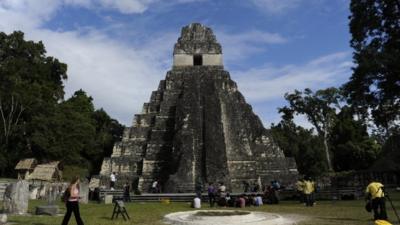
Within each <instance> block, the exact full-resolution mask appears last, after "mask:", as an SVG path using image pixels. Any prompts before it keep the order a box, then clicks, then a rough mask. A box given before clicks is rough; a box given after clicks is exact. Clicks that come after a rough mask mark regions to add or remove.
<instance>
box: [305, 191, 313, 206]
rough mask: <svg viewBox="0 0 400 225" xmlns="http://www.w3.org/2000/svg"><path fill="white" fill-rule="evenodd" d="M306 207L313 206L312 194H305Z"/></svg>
mask: <svg viewBox="0 0 400 225" xmlns="http://www.w3.org/2000/svg"><path fill="white" fill-rule="evenodd" d="M305 200H306V206H313V205H314V202H313V196H312V194H305Z"/></svg>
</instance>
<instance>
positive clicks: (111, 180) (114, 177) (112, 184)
mask: <svg viewBox="0 0 400 225" xmlns="http://www.w3.org/2000/svg"><path fill="white" fill-rule="evenodd" d="M116 181H117V177H116V175H115V172H112V173H111V175H110V189H111V191H114V188H115V182H116Z"/></svg>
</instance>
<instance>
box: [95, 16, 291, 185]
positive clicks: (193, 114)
mask: <svg viewBox="0 0 400 225" xmlns="http://www.w3.org/2000/svg"><path fill="white" fill-rule="evenodd" d="M173 56H174V64H173V66H172V69H171V70H170V71H168V72H167V75H166V77H165V79H164V80H161V81H160V83H159V85H158V88H157V90H155V91H153V92H152V94H151V97H150V101H149V102H147V103H144V105H143V110H142V112H141V113H138V114H136V115H135V116H134V118H133V123H132V126H131V127H128V128H126V129H125V131H124V135H123V138H122V141H121V142H119V143H117V144H115V146H114V150H113V153H112V155H111V156H110V157H107V158H105V159H104V161H103V164H102V168H101V172H100V177H101V182H102V184H104V185H106V186H107V185H108V184H109V177H110V174H111V173H112V172H115V173H116V174H117V187H122V185H123V184H125V182H129V183H130V184H132V186H133V188H134V189H137V190H139V191H141V192H148V191H149V190H150V188H151V184H152V182H153V181H155V180H158V182H159V184H161V187H162V191H163V192H194V190H195V187H196V185H198V184H203V187H204V186H205V183H208V182H224V184H225V185H226V186H227V188H228V190H229V191H242V190H243V189H242V186H243V184H244V183H262V184H268V183H269V182H270V181H271V180H279V181H281V183H282V184H283V185H289V184H291V183H293V182H294V181H295V180H296V178H297V175H298V172H297V168H296V163H295V161H294V159H293V158H290V157H285V155H284V153H283V151H282V150H281V149H280V148H279V147H278V146H277V145H276V144H275V142H274V140H273V138H272V136H271V134H270V132H269V130H267V129H265V128H264V126H263V124H262V122H261V120H260V119H259V117H258V116H257V115H256V114H255V113H254V112H253V110H252V107H251V106H250V105H249V104H248V103H247V102H246V100H245V98H244V97H243V95H242V94H241V93H240V92H239V90H238V87H237V85H236V83H235V82H234V81H233V80H232V79H231V78H230V75H229V72H228V71H225V70H224V68H223V63H222V48H221V45H220V44H219V43H218V42H217V40H216V37H215V35H214V34H213V32H212V30H211V29H210V28H208V27H205V26H203V25H201V24H198V23H193V24H190V25H188V26H186V27H184V28H183V29H182V33H181V37H180V38H179V39H178V41H177V43H176V44H175V48H174V54H173Z"/></svg>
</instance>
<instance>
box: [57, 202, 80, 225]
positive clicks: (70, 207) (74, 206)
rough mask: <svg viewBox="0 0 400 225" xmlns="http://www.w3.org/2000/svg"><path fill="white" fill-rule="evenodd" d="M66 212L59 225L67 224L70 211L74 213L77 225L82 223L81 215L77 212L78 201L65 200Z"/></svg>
mask: <svg viewBox="0 0 400 225" xmlns="http://www.w3.org/2000/svg"><path fill="white" fill-rule="evenodd" d="M66 205H67V212H66V213H65V216H64V219H63V222H62V224H61V225H68V222H69V219H70V218H71V214H72V212H73V213H74V215H75V220H76V223H77V224H78V225H84V224H83V222H82V219H81V215H80V214H79V203H78V202H77V201H76V202H69V201H68V202H67V204H66Z"/></svg>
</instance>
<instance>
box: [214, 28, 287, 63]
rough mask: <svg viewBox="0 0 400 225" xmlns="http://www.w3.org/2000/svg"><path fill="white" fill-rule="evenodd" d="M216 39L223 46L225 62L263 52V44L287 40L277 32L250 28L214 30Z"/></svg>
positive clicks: (279, 42)
mask: <svg viewBox="0 0 400 225" xmlns="http://www.w3.org/2000/svg"><path fill="white" fill-rule="evenodd" d="M216 36H217V39H218V41H219V42H220V43H221V45H222V46H223V53H224V56H225V58H224V59H225V60H226V61H227V62H231V61H237V60H241V59H243V58H246V57H249V56H250V55H252V54H254V53H257V52H263V51H265V49H266V48H263V46H264V45H270V44H282V43H286V42H287V41H288V40H287V39H286V38H285V37H283V36H282V35H280V34H278V33H270V32H265V31H260V30H250V31H246V32H241V33H236V34H234V33H227V32H216Z"/></svg>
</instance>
